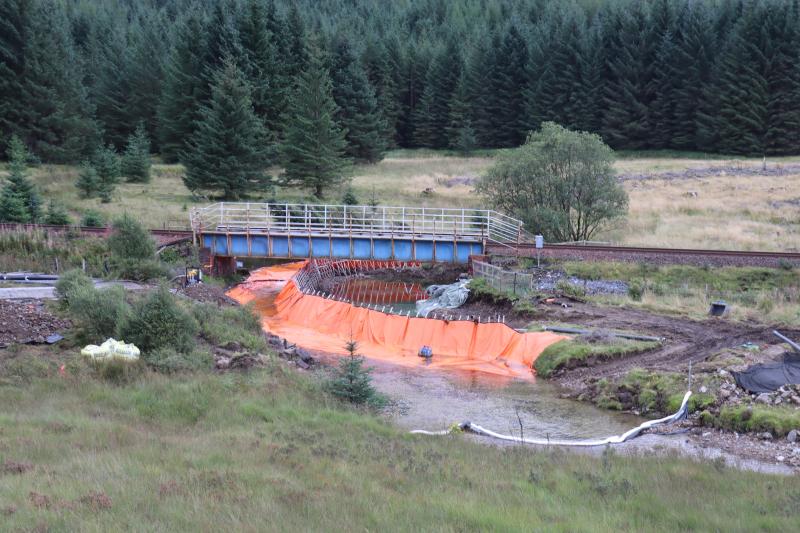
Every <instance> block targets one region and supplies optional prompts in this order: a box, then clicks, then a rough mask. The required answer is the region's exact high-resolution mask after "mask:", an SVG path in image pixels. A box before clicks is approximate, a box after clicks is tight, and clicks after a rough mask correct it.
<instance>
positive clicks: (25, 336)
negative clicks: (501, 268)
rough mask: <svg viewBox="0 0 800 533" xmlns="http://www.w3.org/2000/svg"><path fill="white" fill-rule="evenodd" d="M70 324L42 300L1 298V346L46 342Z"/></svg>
mask: <svg viewBox="0 0 800 533" xmlns="http://www.w3.org/2000/svg"><path fill="white" fill-rule="evenodd" d="M69 326H70V322H69V321H68V320H63V319H61V318H58V317H57V316H55V315H53V314H52V313H50V312H49V311H48V310H47V308H46V307H45V306H44V304H43V303H42V302H39V301H19V300H18V301H13V302H12V301H8V300H0V348H5V347H6V346H9V345H10V344H33V343H36V344H44V343H47V342H49V341H48V338H55V337H53V336H54V335H58V334H59V332H61V331H64V330H66V329H67V328H69ZM58 337H59V338H60V335H58ZM55 342H57V341H55Z"/></svg>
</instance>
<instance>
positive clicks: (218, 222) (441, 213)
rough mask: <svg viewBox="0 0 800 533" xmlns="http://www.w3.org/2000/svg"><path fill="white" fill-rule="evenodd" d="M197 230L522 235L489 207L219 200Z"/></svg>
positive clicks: (498, 238)
mask: <svg viewBox="0 0 800 533" xmlns="http://www.w3.org/2000/svg"><path fill="white" fill-rule="evenodd" d="M191 223H192V229H193V230H194V231H195V232H196V233H209V232H214V233H217V232H227V233H278V234H291V235H305V234H316V235H339V236H342V235H351V234H358V235H369V236H373V235H377V234H381V235H394V236H404V235H407V236H411V235H415V236H422V235H425V236H433V237H437V238H438V237H454V236H455V237H457V238H459V239H465V240H474V241H476V242H477V241H482V240H484V239H486V240H488V241H491V242H495V243H499V244H507V245H511V244H517V243H519V242H521V240H524V236H523V232H522V222H520V221H519V220H517V219H514V218H511V217H508V216H506V215H503V214H502V213H498V212H496V211H491V210H486V209H448V208H431V207H386V206H376V207H373V206H363V205H316V204H273V203H257V202H239V203H229V202H220V203H216V204H212V205H209V206H207V207H203V208H199V209H195V210H193V211H192V214H191Z"/></svg>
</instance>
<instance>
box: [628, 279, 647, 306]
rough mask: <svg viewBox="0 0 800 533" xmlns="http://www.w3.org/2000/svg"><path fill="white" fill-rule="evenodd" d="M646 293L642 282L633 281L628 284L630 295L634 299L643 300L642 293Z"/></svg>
mask: <svg viewBox="0 0 800 533" xmlns="http://www.w3.org/2000/svg"><path fill="white" fill-rule="evenodd" d="M643 294H644V288H643V287H642V284H641V283H638V282H632V283H631V284H630V285H628V297H629V298H630V299H631V300H634V301H637V302H638V301H641V299H642V295H643Z"/></svg>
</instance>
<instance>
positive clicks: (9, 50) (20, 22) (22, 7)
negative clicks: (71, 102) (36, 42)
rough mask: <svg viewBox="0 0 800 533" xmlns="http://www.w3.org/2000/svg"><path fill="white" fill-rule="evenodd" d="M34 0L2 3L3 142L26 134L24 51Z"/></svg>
mask: <svg viewBox="0 0 800 533" xmlns="http://www.w3.org/2000/svg"><path fill="white" fill-rule="evenodd" d="M32 8H33V1H32V0H4V1H2V2H0V139H7V138H8V137H10V136H11V135H12V134H24V132H23V131H22V129H23V127H24V123H25V109H24V106H22V105H20V102H22V101H24V95H25V80H24V73H25V48H26V39H27V36H28V35H27V34H28V33H29V32H30V25H31V11H32Z"/></svg>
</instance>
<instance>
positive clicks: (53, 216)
mask: <svg viewBox="0 0 800 533" xmlns="http://www.w3.org/2000/svg"><path fill="white" fill-rule="evenodd" d="M44 223H45V224H53V225H54V226H69V225H70V224H72V219H71V218H70V217H69V214H68V213H67V210H66V209H65V208H64V206H63V205H61V204H59V203H56V202H53V201H51V202H50V204H49V205H48V206H47V212H46V213H45V214H44Z"/></svg>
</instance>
